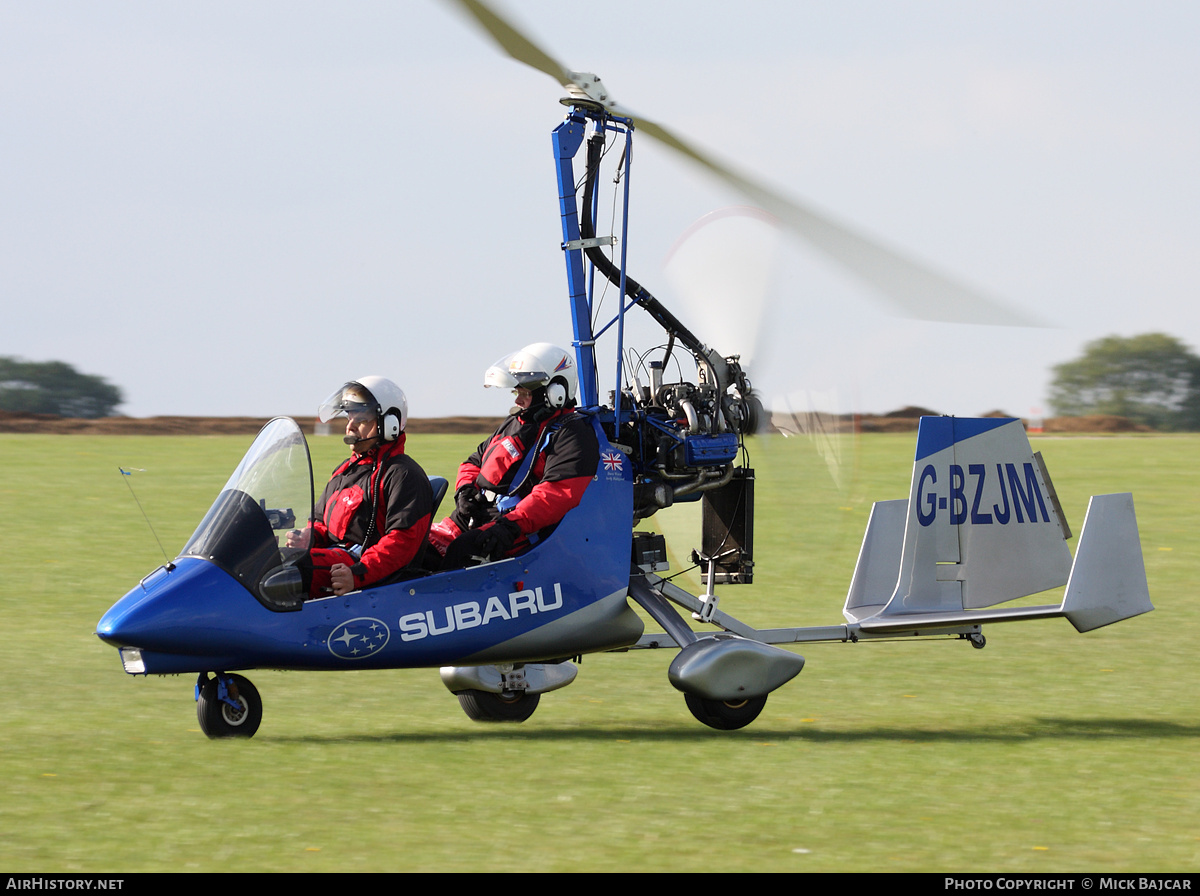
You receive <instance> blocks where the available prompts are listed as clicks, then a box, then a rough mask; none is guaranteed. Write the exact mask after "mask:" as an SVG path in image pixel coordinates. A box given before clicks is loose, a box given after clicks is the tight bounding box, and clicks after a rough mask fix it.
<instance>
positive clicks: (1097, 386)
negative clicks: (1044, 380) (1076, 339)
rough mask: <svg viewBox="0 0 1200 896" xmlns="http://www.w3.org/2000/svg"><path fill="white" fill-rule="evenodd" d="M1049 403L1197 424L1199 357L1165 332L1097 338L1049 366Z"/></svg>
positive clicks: (1178, 426) (1175, 425)
mask: <svg viewBox="0 0 1200 896" xmlns="http://www.w3.org/2000/svg"><path fill="white" fill-rule="evenodd" d="M1050 404H1051V406H1052V407H1053V408H1054V412H1055V413H1056V414H1059V415H1063V416H1080V415H1083V414H1117V415H1119V416H1122V417H1128V418H1129V419H1131V420H1135V421H1137V422H1139V423H1144V424H1146V425H1148V426H1152V427H1154V428H1155V429H1165V430H1196V429H1200V357H1198V356H1197V355H1196V354H1194V353H1193V352H1192V351H1191V350H1190V349H1189V348H1188V347H1187V346H1186V345H1184V344H1183V343H1182V342H1180V341H1179V340H1178V339H1176V338H1175V337H1174V336H1168V335H1166V334H1165V333H1144V334H1142V335H1141V336H1130V337H1129V338H1127V339H1126V338H1122V337H1120V336H1107V337H1105V338H1104V339H1097V340H1096V341H1095V342H1089V343H1088V344H1087V345H1086V346H1084V351H1083V356H1082V357H1080V358H1079V359H1077V360H1075V361H1068V362H1067V363H1065V364H1059V365H1058V366H1056V367H1055V368H1054V379H1053V381H1052V382H1051V384H1050Z"/></svg>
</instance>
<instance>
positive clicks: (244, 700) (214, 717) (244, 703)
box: [196, 675, 262, 738]
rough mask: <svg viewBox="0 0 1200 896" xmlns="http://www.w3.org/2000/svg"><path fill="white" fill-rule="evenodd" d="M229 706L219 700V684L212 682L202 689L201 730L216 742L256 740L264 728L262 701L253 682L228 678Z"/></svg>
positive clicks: (198, 715) (199, 704)
mask: <svg viewBox="0 0 1200 896" xmlns="http://www.w3.org/2000/svg"><path fill="white" fill-rule="evenodd" d="M226 682H227V683H226V688H227V690H228V693H229V698H230V699H231V700H232V701H233V702H234V703H235V704H237V705H236V706H231V705H230V704H229V703H227V702H225V701H224V700H222V699H221V698H220V697H219V696H217V690H218V681H217V679H215V678H210V679H208V680H207V681H205V682H204V683H203V684H202V685H201V686H200V694H199V696H198V697H197V698H196V718H197V719H198V720H199V722H200V730H201V731H203V732H204V733H205V734H206V735H208V736H209V737H212V738H218V737H253V736H254V732H256V731H257V730H258V726H259V725H260V724H262V698H261V697H259V695H258V689H257V688H255V687H254V685H252V684H251V683H250V681H249V679H246V678H243V677H242V676H240V675H229V676H226Z"/></svg>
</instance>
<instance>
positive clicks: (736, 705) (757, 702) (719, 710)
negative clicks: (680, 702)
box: [683, 694, 767, 731]
mask: <svg viewBox="0 0 1200 896" xmlns="http://www.w3.org/2000/svg"><path fill="white" fill-rule="evenodd" d="M683 699H684V700H686V701H687V708H688V709H690V710H691V711H692V715H694V716H695V717H696V719H697V720H698V721H701V722H703V723H704V724H705V725H707V726H708V727H709V728H717V729H720V730H721V731H736V730H737V729H738V728H745V727H746V726H747V725H749V724H750V723H751V722H753V721H754V720H755V719H757V718H758V714H759V713H760V712H762V711H763V707H764V706H766V705H767V695H766V694H763V695H762V696H760V697H746V698H745V699H742V700H706V699H705V698H704V697H697V696H695V695H694V694H684V695H683Z"/></svg>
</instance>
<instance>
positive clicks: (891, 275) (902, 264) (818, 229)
mask: <svg viewBox="0 0 1200 896" xmlns="http://www.w3.org/2000/svg"><path fill="white" fill-rule="evenodd" d="M637 127H638V129H639V130H641V131H642V132H643V133H645V134H648V135H649V136H651V137H654V138H655V139H656V140H658V141H660V142H662V143H664V144H666V145H667V146H669V147H670V148H671V149H673V150H675V151H676V152H678V153H680V154H682V155H684V156H686V157H688V158H689V159H691V160H692V161H694V162H696V163H697V164H699V165H701V166H703V167H704V168H707V169H708V170H709V171H711V172H712V173H713V174H715V175H717V176H718V177H720V178H721V179H722V180H724V181H726V182H727V183H729V184H731V185H733V186H734V187H736V188H737V189H738V190H739V191H741V192H742V193H743V194H744V195H746V196H747V197H748V198H750V199H752V200H753V201H754V202H756V203H757V204H758V205H760V206H761V207H762V208H763V209H765V210H766V211H769V212H770V213H771V214H773V215H775V216H776V217H777V218H778V219H779V222H780V223H781V224H782V225H783V226H784V227H787V228H788V229H789V230H791V231H793V232H795V233H797V234H799V235H800V236H801V237H803V238H804V239H805V240H807V241H808V242H809V243H810V244H812V245H813V246H815V247H816V248H817V249H820V250H821V251H822V252H824V253H825V254H826V255H827V256H828V257H829V258H831V259H832V260H833V261H835V262H837V263H838V264H840V265H841V266H842V267H844V268H845V269H846V270H847V271H849V272H850V273H852V274H854V275H855V276H856V277H859V278H860V279H862V280H865V281H866V282H867V283H869V284H870V285H871V286H873V287H874V288H875V289H876V290H877V291H878V292H879V293H881V294H882V295H883V296H884V297H885V298H887V299H889V300H890V301H891V303H892V305H893V306H894V307H895V308H896V310H897V311H898V312H899V313H901V314H903V315H904V316H906V317H914V318H917V319H919V320H931V321H942V322H946V323H967V324H993V325H1003V326H1012V327H1041V326H1046V324H1045V323H1044V322H1042V321H1039V320H1037V319H1035V318H1033V317H1032V316H1030V315H1028V314H1026V313H1024V312H1022V311H1018V310H1016V309H1013V308H1010V307H1008V306H1006V305H1004V304H1003V303H1001V302H1000V301H998V300H996V299H993V298H990V297H988V296H985V295H983V294H981V293H979V292H978V291H976V290H974V289H972V288H970V287H968V286H966V285H965V284H962V283H959V282H957V281H955V280H952V279H950V278H949V277H947V276H944V275H942V274H938V273H935V272H934V271H932V270H930V269H929V268H927V267H925V266H924V265H922V264H919V263H918V262H915V261H912V260H910V259H907V258H905V257H904V256H902V255H900V254H899V253H898V252H896V251H894V250H892V249H888V248H886V247H884V246H882V245H880V244H879V243H877V242H875V241H873V240H870V239H868V238H867V237H864V236H860V235H859V234H856V233H854V232H853V231H851V230H850V229H849V228H848V227H846V226H845V225H843V224H840V223H838V222H837V221H834V220H833V219H832V218H830V217H829V216H827V215H824V214H821V213H818V212H816V211H814V210H813V209H811V208H805V207H804V206H802V205H800V204H798V203H796V202H794V201H792V200H789V199H785V198H784V197H782V196H780V195H779V194H777V193H775V192H774V191H773V190H770V189H768V188H767V187H765V186H763V185H761V184H759V183H757V182H755V181H753V180H751V179H749V178H748V177H745V176H744V175H741V174H739V173H737V172H736V171H734V170H733V169H731V168H729V167H728V166H726V165H724V164H722V163H720V162H718V161H716V160H715V159H713V158H712V157H711V156H709V155H707V154H706V153H703V152H701V151H700V150H698V149H696V148H695V147H694V146H691V145H690V144H688V143H685V142H684V141H683V140H681V139H680V138H678V137H676V136H675V135H674V134H672V133H671V132H670V131H668V130H667V129H666V128H664V127H662V125H659V124H656V123H655V122H653V121H649V120H647V119H645V118H639V119H638V120H637Z"/></svg>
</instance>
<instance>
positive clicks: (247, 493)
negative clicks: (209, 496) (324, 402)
mask: <svg viewBox="0 0 1200 896" xmlns="http://www.w3.org/2000/svg"><path fill="white" fill-rule="evenodd" d="M312 508H313V478H312V461H311V460H310V458H309V455H308V443H307V442H306V441H305V440H304V433H302V432H301V431H300V426H299V425H298V424H297V423H296V421H295V420H292V419H291V418H289V417H276V418H275V419H274V420H272V421H271V422H270V423H268V424H267V425H266V426H264V427H263V429H262V431H261V432H260V433H259V434H258V437H257V438H256V439H255V440H254V444H252V445H251V446H250V450H249V451H247V452H246V456H245V457H243V458H242V462H241V463H240V464H238V466H237V469H235V470H234V471H233V475H232V476H230V477H229V481H228V482H227V483H225V487H224V488H223V489H222V490H221V493H220V494H219V495H218V496H217V500H216V501H215V502H214V503H213V506H212V507H211V508H209V511H208V513H207V514H205V516H204V519H203V520H201V521H200V525H199V526H198V527H197V528H196V531H195V532H194V533H193V534H192V537H191V538H190V539H189V540H188V543H187V544H186V545H184V548H183V551H182V553H181V555H180V556H193V557H203V558H204V559H205V560H209V561H211V562H213V563H216V564H217V565H218V566H220V567H222V568H223V569H224V570H225V571H226V572H228V573H230V574H231V575H233V576H234V577H236V578H237V579H238V581H240V582H241V583H242V584H243V585H245V586H246V587H247V588H249V589H250V590H251V591H255V589H256V586H257V585H258V582H259V580H260V579H261V578H262V576H263V575H264V574H265V573H267V572H269V571H270V570H271V569H273V568H275V567H277V566H279V565H280V563H281V562H282V560H283V558H282V554H281V553H280V546H281V544H282V543H284V541H285V539H286V534H287V533H288V532H289V531H291V530H292V529H297V528H299V529H303V528H304V527H306V526H307V525H308V524H309V520H310V518H311V516H312Z"/></svg>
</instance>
